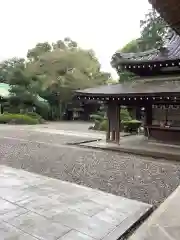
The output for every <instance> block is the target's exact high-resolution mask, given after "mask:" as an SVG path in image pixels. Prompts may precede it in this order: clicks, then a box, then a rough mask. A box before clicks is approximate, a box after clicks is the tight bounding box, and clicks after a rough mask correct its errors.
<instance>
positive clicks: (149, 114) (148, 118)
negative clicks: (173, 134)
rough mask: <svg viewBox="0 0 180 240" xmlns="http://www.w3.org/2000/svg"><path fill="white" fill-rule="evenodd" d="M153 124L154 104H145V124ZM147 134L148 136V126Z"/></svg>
mask: <svg viewBox="0 0 180 240" xmlns="http://www.w3.org/2000/svg"><path fill="white" fill-rule="evenodd" d="M148 125H152V104H147V105H146V106H145V126H148ZM144 133H145V136H148V132H147V128H146V129H145V132H144Z"/></svg>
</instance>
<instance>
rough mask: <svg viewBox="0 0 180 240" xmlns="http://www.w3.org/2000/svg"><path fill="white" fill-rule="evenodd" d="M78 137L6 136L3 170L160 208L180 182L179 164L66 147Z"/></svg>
mask: <svg viewBox="0 0 180 240" xmlns="http://www.w3.org/2000/svg"><path fill="white" fill-rule="evenodd" d="M79 140H83V139H82V138H79V137H70V136H62V135H55V134H54V135H52V134H45V133H37V132H30V131H26V130H25V131H16V130H11V131H1V137H0V164H5V165H9V166H12V167H15V168H23V169H25V170H28V171H31V172H36V173H40V174H43V175H47V176H50V177H54V178H58V179H61V180H65V181H70V182H75V183H78V184H82V185H85V186H88V187H92V188H98V189H100V190H103V191H106V192H110V193H113V194H116V195H120V196H124V197H127V198H131V199H136V200H140V201H143V202H147V203H150V204H155V205H158V204H159V203H160V202H161V201H163V200H164V199H165V198H166V197H167V196H168V195H169V194H170V193H171V192H172V191H173V190H174V189H175V188H176V187H177V186H178V185H179V182H180V163H179V164H178V163H172V162H168V161H163V160H162V161H160V160H154V159H151V158H145V157H140V156H135V155H130V154H123V153H115V152H107V151H100V150H97V151H96V150H91V149H83V148H79V147H74V146H67V145H66V144H65V143H66V142H73V141H79Z"/></svg>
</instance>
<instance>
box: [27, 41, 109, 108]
mask: <svg viewBox="0 0 180 240" xmlns="http://www.w3.org/2000/svg"><path fill="white" fill-rule="evenodd" d="M52 46H53V47H52V50H51V51H44V52H43V53H42V52H40V53H41V54H39V51H37V53H38V54H36V58H34V57H33V59H32V60H31V61H30V62H29V63H28V64H27V66H26V71H27V72H29V73H30V74H32V75H37V76H38V78H39V81H40V82H41V83H42V86H43V90H44V91H45V92H46V96H47V98H48V100H49V101H50V102H51V103H52V102H54V103H55V102H56V103H57V106H58V109H62V106H66V104H67V103H68V102H69V101H71V100H72V96H73V91H74V90H76V89H83V88H87V87H94V86H97V85H101V84H106V83H107V81H109V80H111V75H110V74H109V73H107V72H103V71H101V66H100V63H99V61H98V59H97V58H96V56H95V53H94V52H93V51H92V50H84V49H81V48H80V47H79V46H78V44H77V43H76V42H75V41H73V40H71V39H70V38H65V39H64V40H58V41H57V42H56V43H53V44H52ZM37 56H38V57H37ZM48 93H49V94H48ZM52 95H53V97H52ZM60 112H62V111H60Z"/></svg>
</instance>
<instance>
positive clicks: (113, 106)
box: [106, 101, 120, 144]
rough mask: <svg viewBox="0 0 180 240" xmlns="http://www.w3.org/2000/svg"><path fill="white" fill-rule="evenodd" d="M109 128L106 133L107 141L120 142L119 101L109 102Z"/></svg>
mask: <svg viewBox="0 0 180 240" xmlns="http://www.w3.org/2000/svg"><path fill="white" fill-rule="evenodd" d="M107 118H108V129H107V133H106V141H107V142H115V143H118V144H119V140H120V109H119V105H118V103H117V102H115V101H112V102H108V104H107Z"/></svg>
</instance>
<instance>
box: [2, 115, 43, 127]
mask: <svg viewBox="0 0 180 240" xmlns="http://www.w3.org/2000/svg"><path fill="white" fill-rule="evenodd" d="M39 123H40V121H39V120H38V119H37V118H35V117H34V118H33V117H31V116H28V115H27V114H11V113H4V114H1V115H0V124H28V125H34V124H39Z"/></svg>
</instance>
